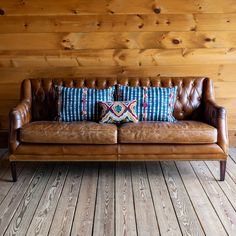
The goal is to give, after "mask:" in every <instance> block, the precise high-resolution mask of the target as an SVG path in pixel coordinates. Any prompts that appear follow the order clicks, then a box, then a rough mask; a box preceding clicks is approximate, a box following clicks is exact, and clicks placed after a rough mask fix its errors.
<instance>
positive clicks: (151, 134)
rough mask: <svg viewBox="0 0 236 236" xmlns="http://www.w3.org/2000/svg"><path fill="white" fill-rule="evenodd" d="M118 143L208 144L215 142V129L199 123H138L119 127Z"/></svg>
mask: <svg viewBox="0 0 236 236" xmlns="http://www.w3.org/2000/svg"><path fill="white" fill-rule="evenodd" d="M118 142H119V143H164V144H165V143H166V144H169V143H171V144H177V143H178V144H201V143H204V144H208V143H216V142H217V129H216V128H214V127H213V126H210V125H208V124H206V123H203V122H199V121H178V122H176V123H170V122H139V123H126V124H123V125H121V126H120V127H119V130H118Z"/></svg>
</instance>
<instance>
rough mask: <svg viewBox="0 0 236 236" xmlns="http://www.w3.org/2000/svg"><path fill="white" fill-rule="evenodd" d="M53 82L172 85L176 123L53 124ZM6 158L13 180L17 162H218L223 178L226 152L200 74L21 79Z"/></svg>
mask: <svg viewBox="0 0 236 236" xmlns="http://www.w3.org/2000/svg"><path fill="white" fill-rule="evenodd" d="M55 84H57V85H58V84H59V85H63V86H65V87H88V88H99V89H104V88H108V87H110V86H114V85H117V84H121V85H129V86H154V87H155V86H157V87H158V86H159V87H173V86H178V94H177V100H176V103H175V108H174V117H175V118H176V119H177V120H178V121H177V122H176V123H169V122H158V121H156V122H139V123H126V124H122V125H118V126H117V125H113V124H100V123H96V122H91V121H82V122H58V121H54V120H53V119H54V117H55V116H56V113H57V105H58V98H57V95H56V93H55ZM9 119H10V128H9V152H10V156H9V160H10V162H11V169H12V176H13V180H14V181H16V180H17V175H16V166H15V163H16V162H19V161H161V160H219V161H220V169H221V172H220V173H221V176H220V180H224V176H225V169H226V159H227V156H228V134H227V119H226V111H225V109H224V108H222V107H220V106H218V105H217V104H216V103H215V100H214V91H213V84H212V81H211V80H210V79H209V78H204V77H141V78H139V77H135V78H134V77H130V78H84V77H80V78H73V79H60V78H58V79H50V78H45V79H27V80H24V81H23V82H22V85H21V102H20V104H19V105H17V106H16V107H15V108H13V109H12V111H11V112H10V114H9Z"/></svg>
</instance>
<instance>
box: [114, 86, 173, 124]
mask: <svg viewBox="0 0 236 236" xmlns="http://www.w3.org/2000/svg"><path fill="white" fill-rule="evenodd" d="M176 95H177V86H176V87H173V88H160V87H129V86H124V85H119V86H118V100H119V101H130V100H137V115H138V118H139V120H140V121H169V122H175V121H176V120H175V118H174V116H173V110H174V105H175V101H176Z"/></svg>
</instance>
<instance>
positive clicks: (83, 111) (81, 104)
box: [59, 86, 115, 122]
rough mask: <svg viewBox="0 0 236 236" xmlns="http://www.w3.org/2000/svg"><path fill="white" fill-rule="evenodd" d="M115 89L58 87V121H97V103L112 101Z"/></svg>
mask: <svg viewBox="0 0 236 236" xmlns="http://www.w3.org/2000/svg"><path fill="white" fill-rule="evenodd" d="M114 90H115V87H114V86H113V87H111V88H108V89H95V88H67V87H62V86H61V87H60V88H59V91H60V103H61V105H60V107H61V110H60V114H59V116H60V121H68V122H69V121H83V120H88V121H97V120H98V112H97V102H98V101H114Z"/></svg>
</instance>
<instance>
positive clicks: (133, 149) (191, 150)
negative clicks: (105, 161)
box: [119, 143, 225, 158]
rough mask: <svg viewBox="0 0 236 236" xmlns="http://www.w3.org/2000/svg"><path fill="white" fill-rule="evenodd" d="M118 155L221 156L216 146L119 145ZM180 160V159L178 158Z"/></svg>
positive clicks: (220, 151) (222, 153)
mask: <svg viewBox="0 0 236 236" xmlns="http://www.w3.org/2000/svg"><path fill="white" fill-rule="evenodd" d="M119 154H120V155H186V154H189V155H192V156H193V157H194V155H200V154H211V155H212V154H221V155H225V154H224V152H223V150H222V149H221V148H220V147H219V146H218V145H217V144H195V145H193V144H138V145H137V144H123V143H122V144H119ZM180 158H181V157H180Z"/></svg>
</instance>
